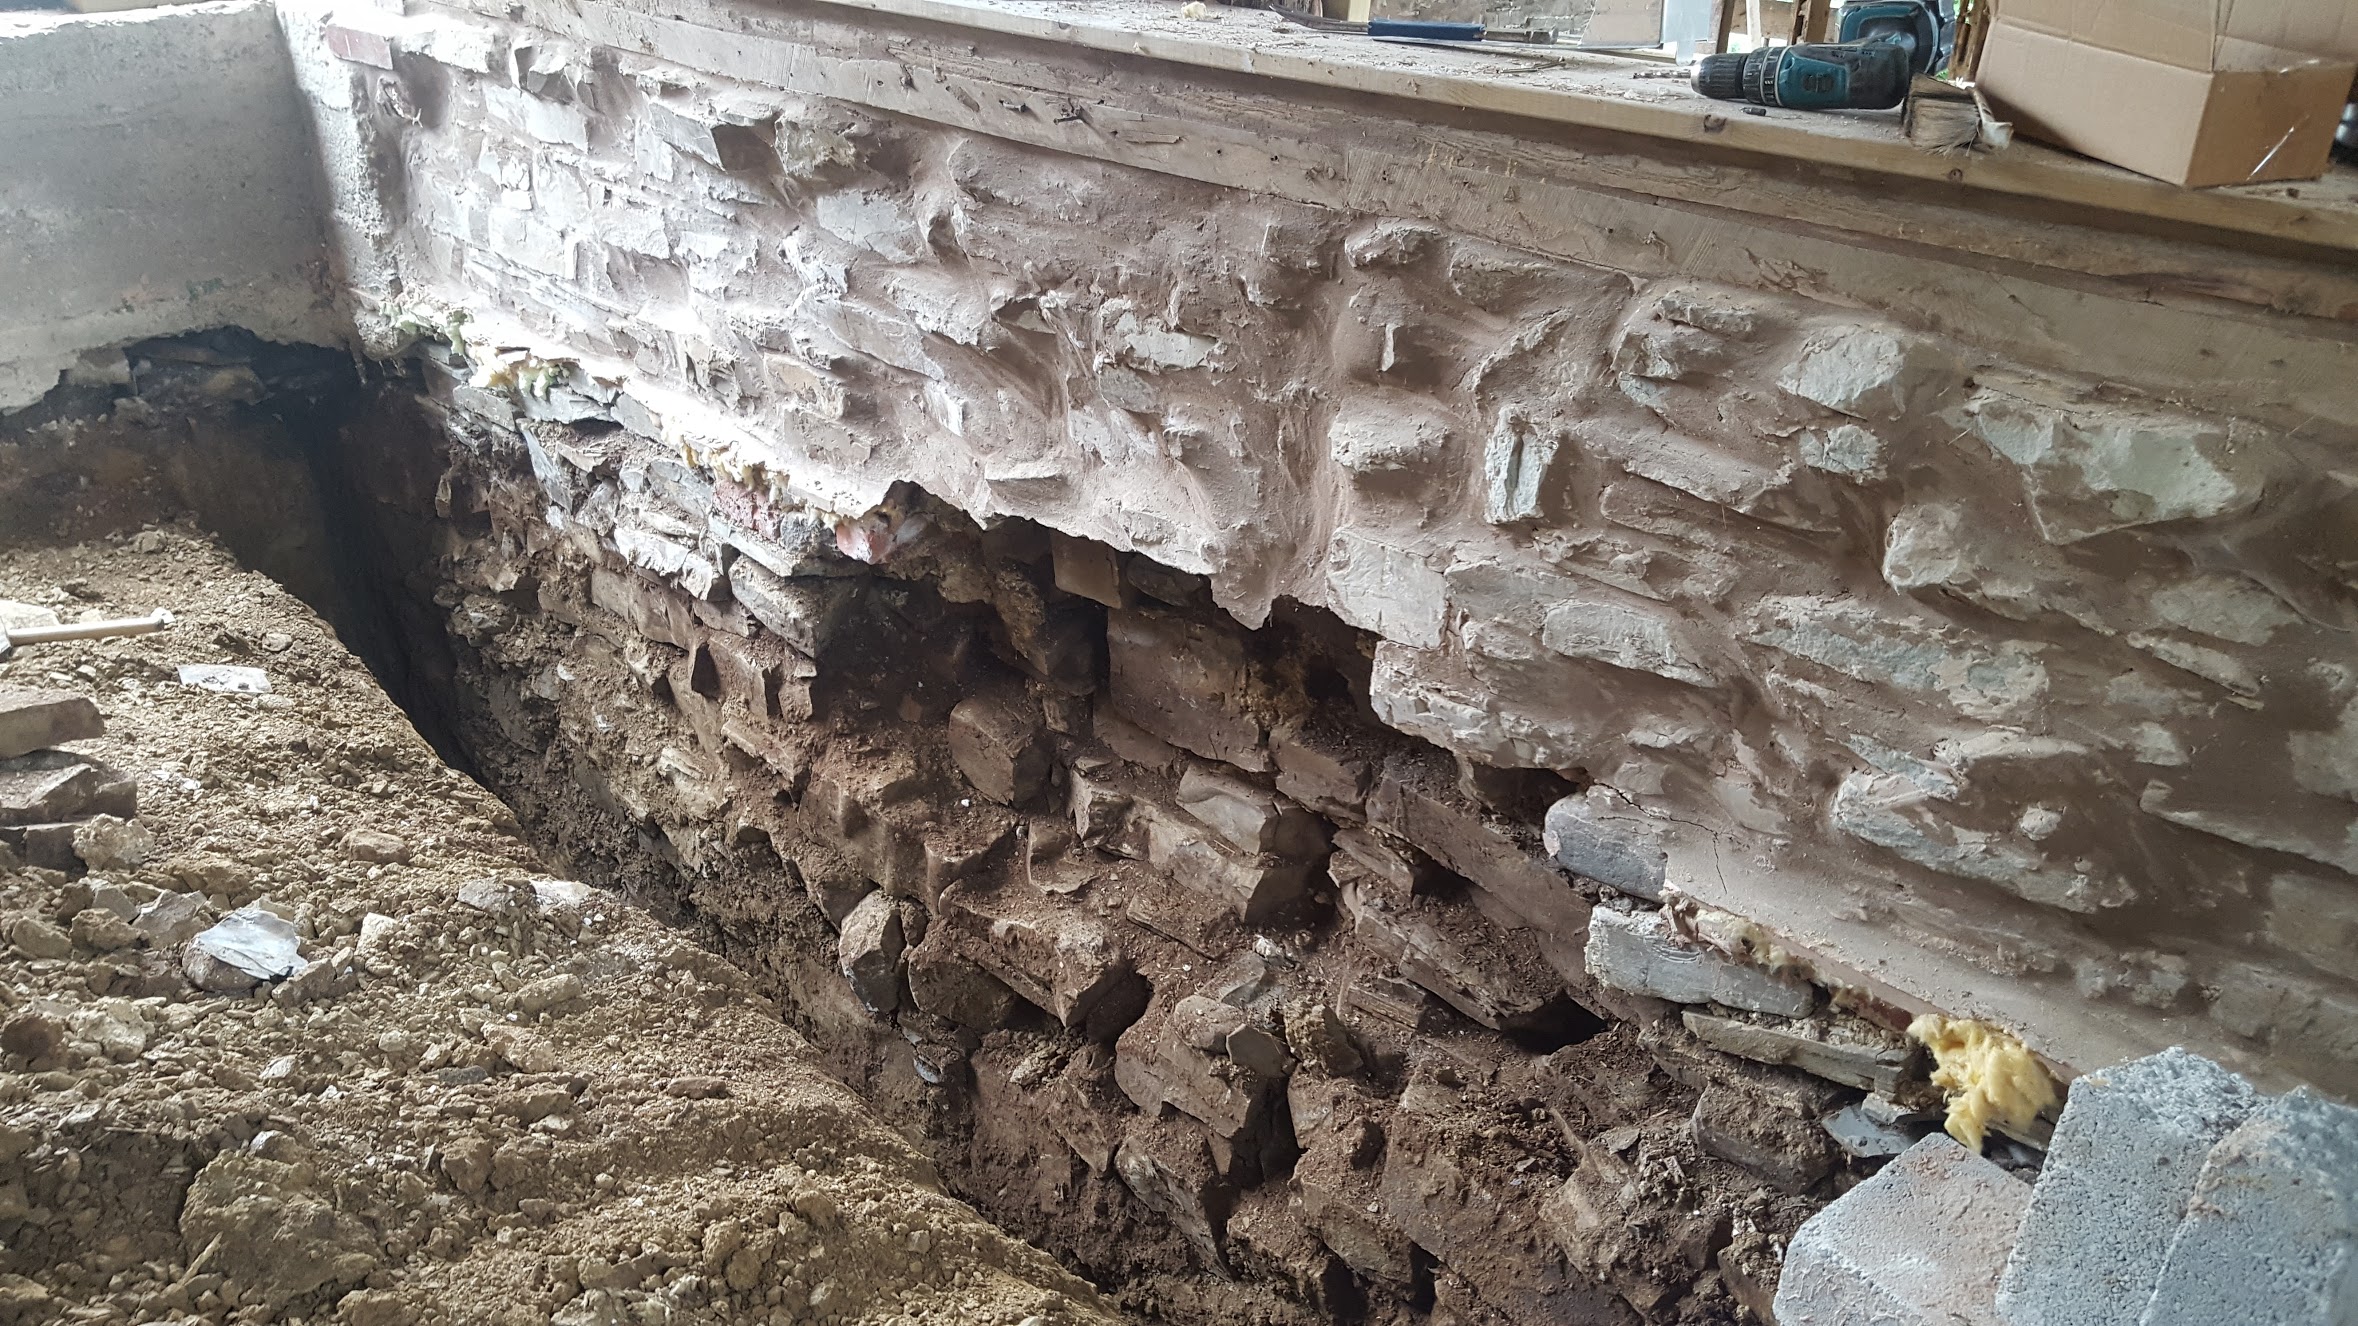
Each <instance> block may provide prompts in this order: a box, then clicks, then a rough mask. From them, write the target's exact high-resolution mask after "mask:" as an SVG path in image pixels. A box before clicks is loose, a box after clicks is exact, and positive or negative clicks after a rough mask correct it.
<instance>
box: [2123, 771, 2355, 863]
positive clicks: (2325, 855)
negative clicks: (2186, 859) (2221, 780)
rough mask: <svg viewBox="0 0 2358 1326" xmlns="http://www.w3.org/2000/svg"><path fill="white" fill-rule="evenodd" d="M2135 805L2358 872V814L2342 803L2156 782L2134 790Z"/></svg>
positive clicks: (2197, 828) (2236, 838) (2224, 834)
mask: <svg viewBox="0 0 2358 1326" xmlns="http://www.w3.org/2000/svg"><path fill="white" fill-rule="evenodd" d="M2137 806H2138V809H2140V810H2143V811H2144V812H2145V813H2146V814H2148V815H2158V816H2160V817H2161V818H2163V819H2165V820H2168V821H2169V822H2170V823H2172V824H2182V825H2184V826H2186V827H2187V828H2189V829H2193V830H2195V831H2197V832H2199V833H2207V834H2210V835H2212V836H2213V837H2217V838H2224V839H2226V840H2227V841H2229V842H2233V843H2242V844H2243V845H2244V846H2246V847H2261V848H2266V849H2268V850H2270V851H2275V852H2289V853H2291V854H2292V855H2294V856H2300V857H2307V858H2308V859H2309V860H2311V861H2316V862H2320V863H2322V864H2325V865H2329V866H2333V867H2335V868H2336V869H2339V870H2342V871H2345V872H2347V873H2349V874H2353V875H2358V815H2353V814H2352V812H2351V811H2350V809H2349V807H2348V806H2347V805H2346V804H2337V803H2335V802H2332V801H2327V800H2324V799H2323V798H2317V799H2306V798H2301V797H2297V796H2286V795H2282V794H2274V793H2270V792H2269V791H2267V790H2266V789H2262V788H2256V787H2249V786H2241V787H2236V788H2233V789H2218V790H2213V789H2207V788H2206V789H2199V790H2198V789H2191V788H2180V787H2177V786H2174V785H2172V784H2170V783H2164V782H2159V781H2156V782H2151V783H2147V784H2146V785H2145V790H2144V791H2143V792H2141V793H2139V794H2138V797H2137Z"/></svg>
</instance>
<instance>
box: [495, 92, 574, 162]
mask: <svg viewBox="0 0 2358 1326" xmlns="http://www.w3.org/2000/svg"><path fill="white" fill-rule="evenodd" d="M481 86H482V89H483V108H484V109H485V110H488V111H490V112H491V114H492V117H493V118H494V119H498V120H502V121H505V122H506V123H507V124H508V125H509V126H511V127H513V128H515V129H519V130H521V131H523V132H524V133H525V134H526V135H527V136H529V137H531V138H533V139H535V140H537V141H539V142H543V143H555V144H562V145H564V146H566V147H570V148H573V149H575V150H576V151H580V150H584V149H586V148H588V146H589V115H588V113H587V112H585V111H583V110H582V108H581V107H579V106H569V105H562V104H560V103H557V102H554V101H549V100H546V99H544V98H541V97H535V96H531V95H529V94H527V93H524V92H521V91H518V90H516V89H514V88H506V87H501V86H499V85H497V84H493V83H484V84H482V85H481Z"/></svg>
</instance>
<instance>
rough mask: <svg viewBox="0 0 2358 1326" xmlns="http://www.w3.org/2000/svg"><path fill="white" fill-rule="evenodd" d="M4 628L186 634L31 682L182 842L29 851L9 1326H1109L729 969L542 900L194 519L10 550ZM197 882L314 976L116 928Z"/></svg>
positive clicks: (3, 1169)
mask: <svg viewBox="0 0 2358 1326" xmlns="http://www.w3.org/2000/svg"><path fill="white" fill-rule="evenodd" d="M21 532H22V531H20V533H21ZM0 599H12V600H19V601H25V602H31V603H35V604H39V605H41V606H45V607H48V608H50V609H52V610H53V611H56V612H57V613H59V614H60V615H61V616H62V617H64V618H66V619H67V620H73V619H75V618H78V617H81V616H84V615H104V616H117V615H127V614H129V613H133V612H144V611H146V610H148V609H150V608H153V607H157V606H168V607H170V608H172V609H173V610H174V611H175V612H176V613H178V614H179V621H178V624H177V625H176V626H175V627H174V628H173V629H171V630H169V631H166V632H163V633H161V634H157V635H152V636H147V637H144V638H139V639H128V640H114V641H105V642H94V643H80V644H51V645H42V646H36V647H27V648H25V649H21V650H19V651H18V652H17V653H16V654H15V655H14V656H13V657H12V658H11V659H9V660H8V661H7V662H6V663H5V664H4V665H0V686H18V687H22V686H39V687H54V688H61V689H67V690H74V691H79V692H82V693H85V694H88V695H90V696H92V697H93V698H94V699H95V700H96V701H97V702H98V704H99V706H100V708H101V709H102V711H103V712H104V714H105V717H106V721H107V727H108V732H107V735H106V736H105V737H103V738H100V739H95V740H90V741H85V742H77V743H74V744H73V748H74V749H76V750H78V751H81V752H83V753H84V754H87V755H89V756H93V757H95V758H97V759H99V760H101V761H104V762H105V763H107V764H109V765H112V766H114V767H115V768H117V769H119V770H121V771H123V772H124V773H127V774H129V775H131V776H132V777H133V778H134V779H136V782H137V786H138V792H139V816H138V823H139V824H141V825H144V826H145V828H146V830H147V831H148V833H149V834H150V835H152V839H153V842H152V847H150V848H149V849H148V850H147V851H146V852H145V853H144V860H142V861H140V862H139V863H138V864H136V865H132V864H128V863H125V864H122V865H120V866H118V867H117V868H113V869H107V870H92V871H90V872H89V873H88V874H87V875H86V876H84V877H81V878H73V877H70V876H69V875H68V874H66V873H64V872H61V871H54V870H46V869H39V868H33V867H30V866H26V865H23V864H22V862H21V860H20V859H19V858H18V857H17V854H16V853H14V852H9V853H7V854H6V855H0V867H5V870H4V871H0V880H5V886H4V888H0V933H5V934H6V935H7V937H8V939H9V941H10V942H9V943H8V944H7V945H6V946H5V951H0V999H4V1000H5V1003H6V1005H7V1006H6V1008H5V1009H4V1010H0V1023H4V1026H0V1050H5V1054H6V1061H5V1064H4V1065H0V1067H4V1068H5V1070H6V1071H5V1072H0V1272H5V1273H4V1274H0V1321H6V1320H16V1321H26V1322H32V1321H72V1322H93V1323H96V1322H140V1323H147V1322H159V1321H167V1320H169V1321H182V1320H204V1321H217V1322H226V1321H236V1322H256V1323H259V1322H287V1323H298V1322H324V1321H348V1322H354V1323H387V1324H389V1323H396V1322H401V1323H406V1322H428V1323H435V1322H534V1323H538V1322H546V1321H552V1320H553V1321H555V1322H558V1323H564V1324H566V1326H573V1324H574V1323H582V1324H584V1326H586V1324H588V1323H609V1322H611V1323H623V1322H650V1323H653V1322H686V1321H732V1322H761V1321H772V1322H789V1321H793V1322H801V1321H829V1322H841V1321H863V1322H878V1323H883V1322H895V1323H898V1322H919V1321H941V1322H949V1321H955V1322H960V1323H1005V1324H1006V1326H1018V1323H1022V1324H1023V1326H1061V1324H1062V1323H1068V1322H1081V1321H1093V1320H1105V1319H1107V1313H1106V1311H1105V1309H1104V1307H1103V1305H1102V1302H1101V1300H1100V1299H1098V1298H1097V1296H1096V1295H1095V1293H1094V1292H1093V1291H1092V1290H1091V1289H1090V1288H1089V1287H1088V1286H1087V1285H1085V1284H1084V1283H1082V1282H1081V1281H1079V1280H1077V1279H1075V1278H1074V1277H1072V1276H1070V1275H1068V1274H1066V1273H1064V1272H1063V1271H1061V1270H1060V1269H1058V1268H1057V1266H1056V1265H1055V1264H1054V1263H1053V1262H1052V1261H1051V1260H1050V1259H1049V1258H1048V1257H1047V1256H1045V1255H1044V1254H1042V1253H1039V1252H1037V1251H1036V1250H1034V1249H1031V1248H1029V1247H1027V1246H1025V1245H1023V1244H1021V1243H1018V1242H1016V1241H1014V1240H1012V1239H1010V1238H1008V1237H1007V1236H1005V1235H1003V1234H1001V1233H999V1232H998V1231H997V1230H995V1229H994V1228H992V1227H991V1226H989V1225H988V1224H986V1223H985V1222H984V1221H982V1220H981V1219H980V1218H978V1217H977V1216H976V1215H975V1214H974V1213H973V1211H972V1210H971V1209H969V1208H968V1207H966V1206H964V1205H962V1204H961V1203H959V1202H957V1201H955V1200H953V1199H951V1198H949V1197H947V1196H945V1195H943V1194H942V1193H941V1191H940V1190H939V1187H938V1185H937V1184H936V1182H935V1180H934V1178H933V1176H932V1174H931V1171H930V1167H929V1166H928V1165H927V1163H926V1162H925V1160H924V1159H923V1158H922V1157H920V1156H919V1155H918V1154H917V1153H916V1152H915V1151H914V1150H912V1149H911V1148H910V1147H909V1145H908V1144H907V1143H906V1142H905V1141H904V1140H903V1139H902V1138H901V1137H900V1136H898V1135H897V1134H895V1133H893V1132H891V1131H889V1130H888V1129H886V1128H884V1127H883V1126H882V1125H880V1124H878V1123H877V1122H875V1121H874V1120H873V1118H872V1117H871V1116H870V1115H869V1114H868V1113H867V1112H866V1110H865V1108H864V1107H863V1106H862V1105H861V1104H860V1103H859V1102H858V1100H857V1099H856V1098H855V1097H853V1096H852V1095H851V1093H850V1092H848V1091H847V1090H845V1089H844V1088H843V1087H841V1086H840V1085H838V1084H837V1083H835V1082H833V1081H831V1080H830V1079H828V1078H827V1077H825V1076H824V1075H823V1074H822V1073H820V1072H819V1071H817V1070H816V1069H815V1068H813V1067H812V1066H811V1052H810V1049H809V1047H808V1046H807V1044H806V1043H805V1042H803V1041H802V1040H801V1039H800V1038H799V1037H798V1036H796V1035H795V1034H794V1033H793V1032H791V1031H789V1030H788V1029H786V1028H785V1027H784V1026H782V1025H781V1024H780V1022H779V1021H778V1018H777V1015H776V1010H775V1008H774V1007H773V1006H770V1005H767V1004H765V1003H764V1002H763V1001H762V1000H761V999H760V998H759V997H757V996H756V995H754V994H753V993H751V992H750V990H749V988H748V986H749V982H748V981H747V979H746V978H745V977H744V976H743V975H742V973H740V972H739V971H738V970H737V969H736V968H734V967H731V966H729V965H728V964H726V963H724V962H722V961H720V960H719V959H716V958H714V957H712V956H710V955H709V954H707V953H706V952H705V951H704V950H702V949H700V948H698V947H697V946H696V945H694V944H692V943H689V942H686V941H684V940H683V939H681V938H679V937H677V936H676V935H674V934H673V933H671V932H668V931H667V930H666V929H664V928H663V927H662V926H660V925H658V924H656V923H655V922H654V921H652V920H651V919H649V918H648V917H647V916H646V915H645V914H643V913H642V912H639V911H637V910H635V909H634V908H632V907H631V906H629V905H627V904H625V903H623V902H621V901H620V900H618V899H616V898H615V897H614V896H613V895H610V894H598V893H594V892H593V893H591V894H590V895H588V896H587V897H586V899H584V900H581V901H579V902H576V903H573V904H571V905H565V904H563V903H562V902H561V900H559V899H557V898H556V897H555V896H554V895H555V894H556V892H557V891H550V890H542V891H537V892H536V891H535V890H534V889H532V888H531V887H529V884H530V881H531V880H532V879H534V878H535V876H536V871H535V866H534V862H533V861H532V859H531V857H530V854H529V853H528V852H527V850H526V849H525V848H524V846H523V845H522V843H521V842H520V840H519V839H518V838H517V837H516V836H515V824H514V821H513V819H512V818H511V817H510V816H509V814H508V812H507V810H506V809H505V807H503V806H501V805H500V804H499V803H498V802H497V801H495V800H494V799H493V798H492V797H490V796H489V795H488V794H486V793H485V792H484V791H483V790H482V789H480V788H479V787H477V786H476V785H475V784H474V783H473V782H471V781H470V780H469V779H467V778H465V777H463V776H461V775H460V774H458V773H456V772H454V771H453V770H451V769H449V768H448V767H446V766H445V765H443V764H442V763H441V762H440V761H439V760H438V759H437V758H436V757H435V756H434V754H433V753H432V751H431V750H430V749H429V748H428V747H427V745H426V744H425V743H424V742H423V741H422V740H420V739H419V737H418V736H417V734H416V733H415V731H414V730H413V729H412V728H411V726H410V724H409V723H408V721H407V720H406V719H405V718H404V717H403V716H402V714H401V713H400V712H399V711H398V710H397V709H396V708H395V707H394V705H393V704H392V703H391V702H390V701H389V700H388V699H387V698H386V696H385V695H384V693H383V692H382V691H381V690H380V689H379V688H378V686H377V685H376V683H375V681H374V680H373V679H372V678H371V677H370V675H369V673H368V672H367V671H366V670H365V669H363V668H362V667H361V666H360V665H359V664H358V663H357V662H356V661H355V660H354V659H353V658H352V657H351V656H350V655H348V654H347V653H346V652H345V650H344V649H343V647H342V646H341V645H340V644H339V643H338V642H337V639H336V637H335V635H334V634H333V633H332V632H331V631H330V630H329V629H328V627H327V626H326V625H324V624H323V623H322V622H321V621H320V620H319V619H318V618H317V617H315V616H314V615H313V614H312V613H311V612H310V611H309V610H308V609H306V608H305V607H303V606H302V605H301V604H299V603H298V602H296V601H295V600H294V599H293V598H291V597H290V596H288V595H287V594H286V593H284V592H283V591H281V590H280V589H279V588H278V587H277V586H276V585H274V584H273V583H272V582H271V581H269V580H267V579H265V578H264V577H262V576H260V575H257V574H253V573H250V572H246V571H242V570H240V569H239V567H238V566H237V565H236V564H235V563H234V562H233V561H232V560H231V559H230V558H229V557H228V556H227V555H226V554H224V553H223V552H222V551H221V550H220V549H219V548H218V547H216V546H215V545H213V544H211V543H209V542H207V541H205V540H204V539H202V538H201V537H198V536H194V535H192V534H189V533H187V532H186V531H184V530H180V529H163V530H150V531H147V532H143V533H139V534H135V535H132V536H130V537H128V538H124V537H122V536H116V537H114V538H111V539H109V540H107V541H104V542H94V543H89V544H83V545H78V546H71V547H63V548H55V549H45V550H34V551H16V552H6V551H0ZM187 663H230V664H239V665H245V666H258V667H261V668H263V669H264V670H265V671H266V672H267V673H268V675H269V679H270V685H271V693H270V694H269V695H267V696H262V697H254V696H237V695H226V694H217V693H213V692H209V691H205V690H200V689H196V688H194V687H188V686H183V685H182V684H180V682H179V681H178V680H177V675H176V670H177V668H178V666H179V665H181V664H187ZM100 855H101V856H102V859H103V856H104V854H103V853H100ZM129 855H132V856H139V855H141V854H140V853H139V852H137V851H136V850H133V851H131V852H130V853H129ZM470 884H472V885H474V886H475V887H474V888H472V889H470V890H469V893H468V896H469V898H470V899H471V900H472V901H473V902H476V903H482V904H487V905H488V906H489V908H490V910H485V909H483V908H482V907H479V906H473V905H468V904H466V903H462V902H461V901H460V900H459V898H460V891H461V889H462V888H465V887H467V886H469V885H470ZM494 885H505V886H506V887H493V886H494ZM167 892H170V893H184V894H190V895H194V896H195V897H197V898H202V900H203V907H204V909H205V912H206V913H207V914H208V915H214V916H217V915H220V914H224V913H226V912H228V911H229V910H231V909H233V908H236V907H241V906H246V905H249V904H256V903H259V904H261V905H263V906H265V907H267V908H269V909H270V910H272V911H275V912H278V913H280V914H281V915H284V916H286V917H288V918H290V919H292V920H293V921H294V922H295V923H296V925H297V926H298V927H299V929H300V933H301V934H302V936H303V944H302V955H303V957H304V958H305V959H308V960H313V962H314V963H315V964H317V965H314V966H313V967H311V968H308V969H307V970H306V971H305V973H304V974H303V975H301V976H298V977H296V978H294V979H292V980H290V981H288V982H283V983H280V984H279V985H278V986H276V987H275V988H274V987H273V986H271V985H269V984H267V983H266V984H265V985H264V986H263V987H262V989H261V990H259V991H257V992H255V993H254V994H251V995H221V994H210V993H205V992H203V991H200V990H197V989H195V988H193V987H192V986H190V985H189V984H188V983H187V982H186V980H185V979H184V977H183V974H182V962H181V955H180V952H179V950H178V947H177V945H173V944H170V943H151V941H150V939H149V938H148V937H146V936H143V935H138V934H137V933H136V932H135V931H133V930H132V929H131V928H130V927H128V926H126V925H124V924H122V923H121V922H122V921H123V920H124V919H125V918H124V917H123V916H122V913H124V912H135V910H136V909H138V908H141V907H144V906H145V905H146V904H149V903H152V902H154V901H155V900H157V899H158V898H159V897H161V895H162V894H164V893H167ZM544 895H546V896H544ZM191 901H193V898H192V899H191ZM552 904H554V905H552Z"/></svg>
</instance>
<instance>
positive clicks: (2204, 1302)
mask: <svg viewBox="0 0 2358 1326" xmlns="http://www.w3.org/2000/svg"><path fill="white" fill-rule="evenodd" d="M2042 1186H2044V1185H2043V1184H2042ZM2212 1321H2217V1322H2230V1321H2233V1322H2246V1321H2248V1322H2267V1323H2270V1326H2348V1324H2349V1323H2350V1322H2353V1321H2358V1110H2353V1109H2351V1108H2350V1107H2348V1106H2346V1105H2337V1104H2335V1103H2333V1102H2332V1101H2329V1100H2326V1099H2325V1098H2323V1097H2321V1096H2317V1095H2314V1094H2312V1093H2311V1092H2309V1091H2308V1089H2306V1088H2303V1089H2301V1090H2298V1091H2295V1092H2292V1093H2291V1094H2289V1095H2285V1096H2279V1097H2277V1098H2276V1099H2275V1100H2272V1101H2269V1102H2268V1103H2267V1104H2266V1105H2265V1106H2263V1107H2261V1108H2260V1110H2259V1111H2258V1112H2257V1113H2254V1114H2253V1115H2252V1116H2251V1117H2250V1118H2248V1119H2246V1120H2245V1121H2244V1122H2243V1124H2242V1126H2240V1127H2238V1128H2237V1129H2236V1130H2235V1131H2234V1132H2231V1133H2229V1134H2227V1136H2225V1137H2224V1138H2221V1139H2220V1141H2219V1143H2218V1144H2217V1145H2216V1146H2214V1147H2212V1148H2211V1150H2210V1155H2209V1156H2208V1157H2207V1158H2206V1159H2205V1160H2204V1161H2203V1166H2202V1174H2201V1176H2200V1177H2199V1178H2198V1179H2197V1180H2196V1181H2195V1184H2194V1196H2193V1200H2191V1201H2190V1202H2188V1203H2187V1205H2186V1218H2185V1219H2184V1220H2183V1221H2181V1222H2180V1223H2179V1225H2178V1232H2177V1236H2176V1237H2175V1238H2173V1239H2172V1240H2171V1241H2170V1247H2169V1253H2168V1256H2167V1258H2166V1259H2165V1261H2164V1264H2163V1266H2162V1270H2161V1276H2160V1279H2159V1281H2158V1283H2156V1284H2155V1286H2154V1290H2153V1297H2152V1301H2151V1302H2150V1303H2148V1304H2146V1306H2145V1314H2144V1316H2143V1317H2142V1318H2141V1319H2140V1326H2179V1323H2183V1322H2212Z"/></svg>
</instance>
